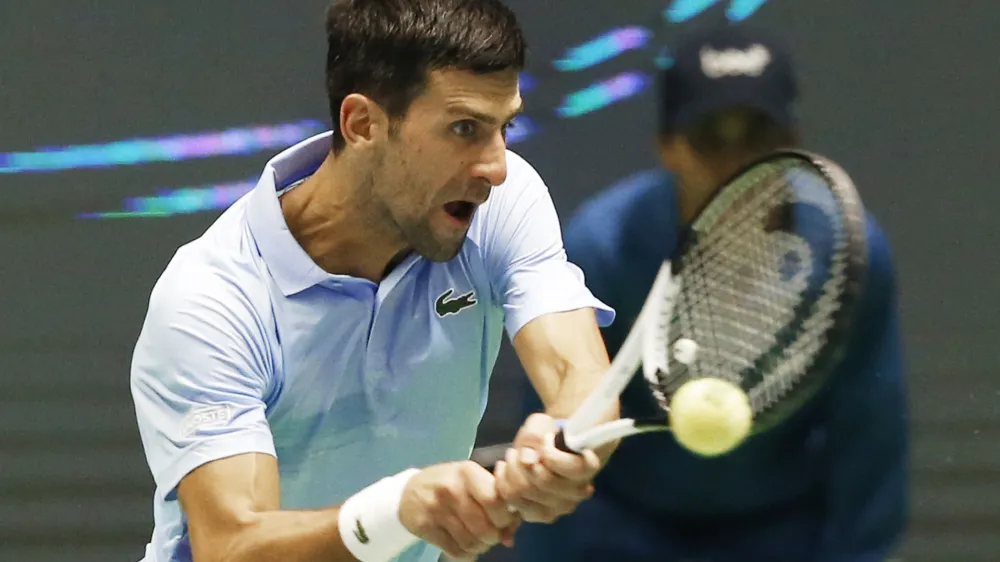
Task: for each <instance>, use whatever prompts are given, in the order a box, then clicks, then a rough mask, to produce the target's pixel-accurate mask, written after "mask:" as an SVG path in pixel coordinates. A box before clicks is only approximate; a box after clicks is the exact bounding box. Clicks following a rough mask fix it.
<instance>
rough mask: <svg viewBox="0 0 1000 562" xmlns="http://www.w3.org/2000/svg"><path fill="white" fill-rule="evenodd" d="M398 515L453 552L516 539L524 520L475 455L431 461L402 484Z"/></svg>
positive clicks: (467, 553)
mask: <svg viewBox="0 0 1000 562" xmlns="http://www.w3.org/2000/svg"><path fill="white" fill-rule="evenodd" d="M399 519H400V521H401V522H402V523H403V526H405V527H406V528H407V529H408V530H409V531H410V532H411V533H413V534H414V535H416V536H418V537H420V538H421V539H423V540H425V541H427V542H429V543H431V544H433V545H436V546H438V547H440V548H441V549H442V550H443V551H444V552H445V553H446V554H448V556H451V557H453V558H468V557H474V556H476V555H478V554H482V553H484V552H486V551H487V550H489V549H490V548H491V547H493V546H494V545H496V544H497V543H500V542H502V543H503V544H505V545H507V546H512V545H513V540H514V532H515V531H516V530H517V526H518V525H519V524H520V519H519V517H518V516H517V514H515V513H511V512H510V511H509V510H508V509H507V505H506V503H505V502H504V501H503V500H501V499H500V497H499V496H498V495H497V490H496V481H495V479H494V477H493V474H491V473H490V472H489V471H488V470H486V469H485V468H483V467H482V466H480V465H478V464H476V463H474V462H472V461H461V462H453V463H446V464H438V465H433V466H429V467H427V468H425V469H423V470H421V471H420V472H419V473H417V474H416V475H414V476H413V477H412V478H410V481H409V482H408V483H407V485H406V487H405V488H404V489H403V497H402V500H401V502H400V504H399Z"/></svg>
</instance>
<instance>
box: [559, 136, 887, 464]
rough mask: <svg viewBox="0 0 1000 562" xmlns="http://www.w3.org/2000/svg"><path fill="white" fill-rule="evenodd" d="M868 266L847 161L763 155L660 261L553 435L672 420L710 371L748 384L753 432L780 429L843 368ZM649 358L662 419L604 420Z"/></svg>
mask: <svg viewBox="0 0 1000 562" xmlns="http://www.w3.org/2000/svg"><path fill="white" fill-rule="evenodd" d="M866 269H867V254H866V240H865V214H864V208H863V206H862V203H861V200H860V198H859V197H858V194H857V192H856V191H855V188H854V185H853V184H852V182H851V180H850V178H849V177H848V175H847V174H846V173H845V172H844V171H843V170H842V169H841V168H840V167H839V166H837V165H836V164H835V163H833V162H831V161H830V160H828V159H826V158H823V157H821V156H819V155H816V154H812V153H808V152H804V151H793V150H785V151H778V152H775V153H773V154H771V155H769V156H767V157H765V158H762V159H760V160H758V161H756V162H753V163H752V164H750V165H748V166H747V167H745V168H744V169H742V170H741V171H740V172H738V173H737V174H735V175H734V176H733V178H732V179H731V180H730V181H729V182H727V183H726V184H724V186H723V187H722V188H720V189H719V190H718V191H717V192H716V194H715V195H714V196H713V198H712V200H711V201H710V202H709V203H708V204H707V205H706V206H705V207H704V208H703V210H702V211H701V212H700V213H699V214H698V216H697V217H696V218H695V220H694V221H692V224H691V227H690V230H689V232H688V233H687V234H686V236H685V239H684V241H683V242H682V243H681V244H680V246H679V251H678V252H676V253H675V257H674V258H673V259H671V260H669V261H665V262H664V263H663V264H662V266H661V267H660V270H659V273H658V274H657V276H656V278H655V281H654V282H653V286H652V288H651V289H650V291H649V294H648V296H647V297H646V300H645V303H644V305H643V307H642V309H641V312H640V313H639V315H638V318H637V319H636V321H635V323H634V324H633V327H632V329H631V330H630V332H629V334H628V336H627V338H626V340H625V342H624V343H623V345H622V347H621V349H620V350H619V352H618V353H617V355H616V356H615V358H614V360H613V361H612V364H611V366H610V368H609V369H608V371H607V372H606V373H605V375H604V377H603V378H602V380H601V382H600V385H599V387H598V388H597V389H595V390H594V391H593V392H592V393H591V394H590V395H589V396H588V398H587V399H586V400H585V401H584V402H583V404H581V405H580V407H579V408H578V409H577V411H576V412H575V413H574V414H573V415H572V416H571V417H569V418H568V419H567V420H565V421H564V423H563V424H562V430H561V431H560V433H559V434H558V435H557V436H556V445H557V446H558V447H559V448H560V449H562V450H565V451H573V452H580V451H583V450H585V449H588V448H594V447H598V446H601V445H603V444H606V443H608V442H611V441H614V440H617V439H620V438H623V437H627V436H630V435H635V434H638V433H643V432H647V431H666V430H671V429H674V428H672V427H671V421H670V419H671V408H672V407H674V408H676V406H677V404H676V403H673V401H674V399H675V397H676V396H678V391H679V390H681V389H682V388H684V386H685V385H686V384H688V383H690V382H692V381H698V380H702V379H714V380H721V381H726V382H728V383H731V385H730V386H735V387H738V388H739V389H741V390H742V393H743V394H744V395H745V397H746V398H747V402H748V403H749V413H750V415H751V416H752V428H751V431H753V432H758V431H762V430H764V429H766V428H768V427H770V426H772V425H774V424H775V423H777V422H779V421H781V420H782V419H784V418H785V417H787V416H788V415H790V414H791V413H793V412H794V411H795V410H796V409H797V408H798V407H799V406H801V405H802V403H804V402H805V401H807V400H808V399H809V398H810V397H812V396H813V395H814V394H815V393H816V392H817V391H818V390H819V388H820V387H821V386H822V385H823V383H824V382H825V381H826V380H827V379H828V377H829V375H830V373H831V372H832V371H833V370H834V369H835V368H836V366H837V365H838V363H839V361H840V359H841V356H842V354H843V350H844V347H845V345H846V342H847V339H848V335H849V329H850V326H851V323H852V321H853V314H854V309H855V307H856V303H857V301H858V299H859V297H860V293H861V290H862V287H863V284H864V276H865V272H866ZM640 366H641V369H642V379H643V380H644V381H645V382H646V387H647V388H648V390H649V392H650V394H651V395H652V397H653V398H654V399H655V403H656V404H657V405H658V407H659V409H660V410H661V412H660V414H662V415H658V416H656V417H653V418H646V419H633V418H623V419H618V420H615V421H612V422H608V423H603V424H598V423H597V422H598V421H599V420H600V419H602V417H603V416H604V415H605V414H606V413H607V412H608V410H609V409H610V408H611V407H612V405H613V404H614V403H615V401H616V400H617V399H618V397H619V395H620V394H621V392H622V391H623V389H624V388H625V387H626V386H627V385H628V383H629V381H630V380H631V379H632V378H633V377H634V376H636V371H637V370H638V369H639V368H640ZM703 382H704V381H703ZM673 423H675V424H676V419H675V420H674V422H673Z"/></svg>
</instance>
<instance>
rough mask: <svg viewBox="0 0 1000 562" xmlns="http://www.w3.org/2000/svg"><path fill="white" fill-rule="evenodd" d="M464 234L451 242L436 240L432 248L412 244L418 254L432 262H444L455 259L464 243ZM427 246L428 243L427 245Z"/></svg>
mask: <svg viewBox="0 0 1000 562" xmlns="http://www.w3.org/2000/svg"><path fill="white" fill-rule="evenodd" d="M465 239H466V236H465V234H464V233H463V234H462V237H461V238H460V239H458V240H456V241H453V242H438V243H437V244H434V247H433V248H430V247H421V246H423V245H421V246H414V251H416V252H417V253H418V254H420V256H421V257H423V258H424V259H426V260H430V261H433V262H446V261H451V260H453V259H455V257H456V256H458V254H459V253H460V252H461V251H462V246H464V245H465ZM428 246H429V245H428Z"/></svg>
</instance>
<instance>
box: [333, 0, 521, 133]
mask: <svg viewBox="0 0 1000 562" xmlns="http://www.w3.org/2000/svg"><path fill="white" fill-rule="evenodd" d="M326 35H327V43H328V51H327V59H326V89H327V95H328V96H329V99H330V113H331V116H332V117H333V129H334V131H333V151H334V153H338V152H339V151H341V150H342V149H343V148H344V146H345V143H344V136H343V134H342V132H341V131H339V130H338V128H339V127H338V121H339V119H340V106H341V105H342V104H343V101H344V98H346V97H347V96H348V95H350V94H352V93H360V94H364V95H366V96H368V97H370V98H372V99H373V100H375V101H376V102H377V103H378V104H379V105H381V106H382V107H383V108H384V109H385V110H386V113H388V114H389V116H390V117H391V118H394V119H396V118H401V117H403V116H405V114H406V111H407V109H409V107H410V104H411V103H412V102H413V100H414V99H415V98H416V97H418V96H419V95H420V94H421V93H422V92H423V90H424V88H425V87H426V85H427V79H428V76H429V73H430V71H432V70H443V69H456V70H466V71H471V72H474V73H477V74H485V73H489V72H496V71H501V70H517V71H520V70H521V69H523V68H524V59H525V49H526V45H525V40H524V34H523V32H522V31H521V27H520V25H519V24H518V22H517V18H516V16H515V15H514V13H513V12H512V11H511V10H510V9H509V8H508V7H507V6H505V5H504V4H503V2H501V0H333V3H332V4H331V5H330V7H329V9H328V10H327V13H326Z"/></svg>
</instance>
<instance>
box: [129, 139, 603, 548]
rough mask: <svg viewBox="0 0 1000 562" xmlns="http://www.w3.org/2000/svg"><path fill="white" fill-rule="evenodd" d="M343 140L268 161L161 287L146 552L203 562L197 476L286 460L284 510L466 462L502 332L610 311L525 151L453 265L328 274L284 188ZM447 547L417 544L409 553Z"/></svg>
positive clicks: (140, 363) (147, 389)
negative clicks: (291, 223) (189, 492)
mask: <svg viewBox="0 0 1000 562" xmlns="http://www.w3.org/2000/svg"><path fill="white" fill-rule="evenodd" d="M330 146H331V144H330V133H325V134H322V135H318V136H316V137H313V138H311V139H308V140H306V141H303V142H302V143H300V144H298V145H296V146H293V147H291V148H289V149H287V150H285V151H284V152H282V153H281V154H279V155H278V156H276V157H275V158H274V159H272V160H271V161H270V162H269V163H268V164H267V166H266V168H265V169H264V173H263V174H262V176H261V178H260V181H259V183H258V184H257V187H256V188H255V189H254V190H253V191H252V192H250V193H249V194H247V195H246V196H245V197H243V198H242V199H240V200H239V201H238V202H237V203H236V204H234V205H233V206H232V207H231V208H229V209H228V210H227V211H226V212H225V213H223V214H222V216H220V217H219V219H218V220H217V221H216V222H215V223H214V224H213V225H212V226H211V227H210V228H209V229H208V230H207V231H206V232H205V233H204V234H203V235H202V236H201V237H200V238H198V239H196V240H194V241H192V242H190V243H189V244H187V245H185V246H183V247H181V248H180V249H179V250H178V251H177V253H176V255H175V256H174V257H173V259H172V260H171V261H170V263H169V265H168V266H167V268H166V270H165V271H164V272H163V275H162V276H161V277H160V279H159V280H158V281H157V283H156V285H155V286H154V288H153V291H152V294H151V297H150V302H149V310H148V313H147V315H146V319H145V322H144V324H143V327H142V332H141V334H140V335H139V339H138V343H137V344H136V348H135V353H134V357H133V362H132V372H131V388H132V395H133V398H134V400H135V407H136V413H137V418H138V423H139V431H140V434H141V437H142V442H143V447H144V449H145V453H146V458H147V461H148V463H149V466H150V469H151V471H152V473H153V477H154V479H155V481H156V486H157V489H156V494H155V498H154V517H155V529H154V530H153V536H152V540H151V542H150V544H149V545H148V546H147V550H146V557H145V559H144V560H145V561H146V562H189V561H190V560H191V550H190V543H189V536H188V534H187V526H186V521H185V517H184V514H183V513H182V511H181V508H180V505H179V503H178V502H177V499H176V487H177V485H178V483H179V482H180V480H181V479H182V478H183V477H184V476H185V475H186V474H188V473H189V472H190V471H191V470H193V469H194V468H196V467H198V466H200V465H202V464H204V463H206V462H209V461H212V460H215V459H219V458H223V457H227V456H232V455H236V454H240V453H249V452H259V453H265V454H270V455H277V458H278V462H279V466H280V471H281V505H282V508H283V509H308V508H319V507H326V506H332V505H337V504H340V503H342V502H343V501H344V500H345V499H346V498H347V497H349V496H350V495H351V494H353V493H354V492H356V491H358V490H360V489H361V488H363V487H365V486H367V485H369V484H371V483H372V482H375V481H376V480H378V479H380V478H382V477H384V476H387V475H390V474H394V473H396V472H398V471H400V470H403V469H405V468H407V467H411V466H417V467H420V466H426V465H429V464H434V463H440V462H445V461H454V460H460V459H467V458H468V457H469V454H470V452H471V450H472V447H473V443H474V440H475V436H476V429H477V426H478V424H479V421H480V419H481V417H482V414H483V411H484V410H485V407H486V395H487V387H488V382H489V377H490V373H491V371H492V369H493V365H494V362H495V361H496V358H497V353H498V350H499V348H500V344H501V339H502V337H503V333H504V331H506V333H507V334H508V336H509V337H511V338H512V337H513V336H514V334H516V333H517V331H518V330H520V329H521V327H523V326H524V325H525V324H527V323H528V322H530V321H531V320H533V319H535V318H537V317H539V316H542V315H544V314H548V313H552V312H561V311H568V310H574V309H579V308H584V307H591V308H594V309H596V310H597V315H598V321H599V323H600V324H601V325H607V324H609V323H610V322H611V320H612V319H613V316H614V312H613V311H612V310H611V309H609V308H608V307H607V306H605V305H604V304H602V303H601V302H600V301H598V300H597V299H596V298H595V297H594V296H593V295H592V294H591V293H590V291H589V290H588V289H587V288H586V286H585V285H584V279H583V275H582V273H581V271H580V269H579V268H577V267H576V266H575V265H573V264H571V263H569V262H568V261H567V260H566V254H565V252H564V250H563V245H562V236H561V233H560V227H559V221H558V218H557V216H556V211H555V208H554V207H553V204H552V200H551V198H550V196H549V193H548V190H547V188H546V186H545V184H544V183H543V182H542V180H541V178H540V177H539V176H538V174H537V173H536V172H535V170H534V169H533V168H532V167H531V166H530V165H529V164H528V163H527V162H525V161H524V160H523V159H522V158H520V157H519V156H517V155H516V154H514V153H512V152H508V153H507V165H508V176H507V180H506V182H505V183H504V184H503V185H501V186H497V187H495V188H494V189H493V190H492V193H491V195H490V198H489V200H488V201H487V202H486V203H485V204H484V205H483V206H481V207H480V208H479V210H478V211H477V213H476V215H475V217H474V219H473V221H472V225H471V228H470V230H469V234H468V237H467V240H466V242H465V244H464V246H463V247H462V250H461V253H460V254H459V255H458V256H457V257H456V258H455V259H453V260H451V261H449V262H445V263H434V262H431V261H428V260H425V259H423V258H420V257H419V256H411V257H410V258H408V259H406V260H405V261H404V262H403V263H402V264H401V265H399V266H398V267H397V268H396V269H395V270H394V271H392V273H391V274H390V275H389V276H388V277H387V278H386V279H385V280H384V281H383V282H381V283H378V284H376V283H372V282H371V281H368V280H364V279H358V278H354V277H349V276H344V275H331V274H329V273H326V272H325V271H323V270H322V269H320V268H319V267H318V266H317V265H316V264H315V263H314V262H313V261H312V260H311V259H310V258H309V256H308V255H307V254H306V253H305V252H304V251H303V250H302V248H301V247H300V246H299V245H298V243H297V242H296V241H295V239H294V238H293V237H292V235H291V233H289V231H288V227H287V225H286V223H285V220H284V217H283V215H282V212H281V208H280V206H279V201H278V194H279V192H280V191H281V190H283V189H285V188H286V187H287V186H289V185H292V184H294V182H296V181H297V180H299V179H302V178H303V177H306V176H308V175H309V174H311V173H312V172H313V171H315V170H316V168H317V167H318V166H319V164H320V163H321V162H322V161H323V159H324V158H325V157H326V155H327V153H328V152H329V150H330ZM438 555H439V551H438V550H437V549H436V548H433V547H430V546H428V545H426V544H424V543H419V544H418V545H416V546H414V547H413V548H411V549H410V550H408V551H407V552H406V553H405V554H404V555H403V556H402V557H400V560H405V561H422V562H424V561H426V562H431V561H434V560H437V557H438Z"/></svg>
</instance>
